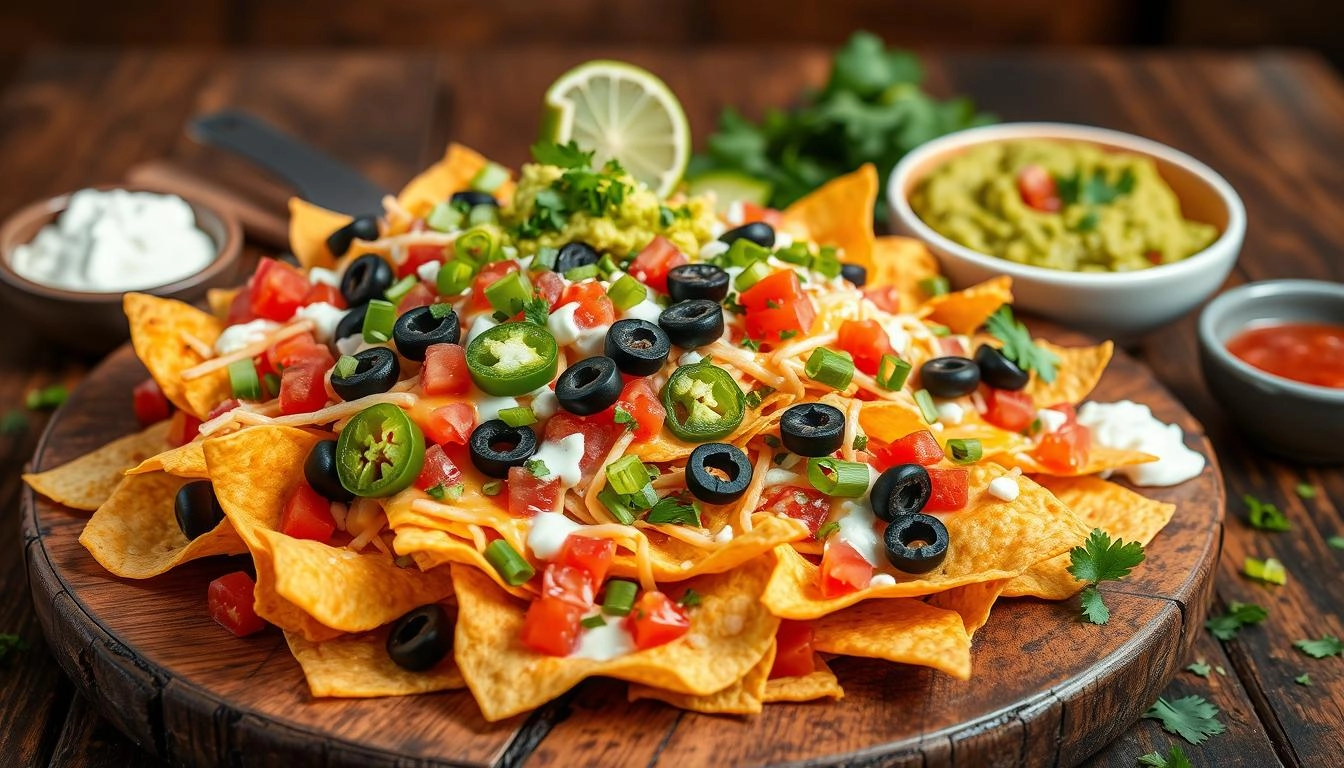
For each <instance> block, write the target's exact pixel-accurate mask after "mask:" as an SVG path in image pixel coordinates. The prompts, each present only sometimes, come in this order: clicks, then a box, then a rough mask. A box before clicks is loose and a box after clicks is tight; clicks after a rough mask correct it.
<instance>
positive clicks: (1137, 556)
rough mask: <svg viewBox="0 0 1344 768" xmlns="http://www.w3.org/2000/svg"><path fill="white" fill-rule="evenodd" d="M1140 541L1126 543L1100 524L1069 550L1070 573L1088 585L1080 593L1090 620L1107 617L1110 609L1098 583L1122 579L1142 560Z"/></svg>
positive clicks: (1085, 615) (1094, 622)
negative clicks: (1099, 589)
mask: <svg viewBox="0 0 1344 768" xmlns="http://www.w3.org/2000/svg"><path fill="white" fill-rule="evenodd" d="M1143 557H1144V555H1143V545H1142V544H1140V543H1139V542H1137V541H1131V542H1129V543H1125V542H1124V541H1123V540H1120V539H1117V540H1115V541H1111V537H1110V536H1109V535H1107V533H1106V532H1105V531H1103V530H1101V529H1100V528H1096V529H1094V530H1093V531H1092V534H1091V535H1090V536H1088V537H1087V541H1086V542H1084V544H1083V545H1082V546H1080V547H1074V548H1073V550H1072V551H1070V552H1069V560H1070V565H1069V573H1071V574H1073V577H1074V578H1075V579H1078V580H1079V581H1086V582H1088V585H1087V586H1086V587H1085V588H1084V589H1083V591H1082V593H1080V594H1079V599H1080V600H1081V601H1082V606H1083V617H1084V618H1086V619H1087V620H1088V621H1090V622H1092V623H1093V624H1105V623H1106V622H1107V621H1110V618H1111V612H1110V610H1109V609H1108V608H1107V607H1106V604H1105V603H1104V602H1103V601H1102V598H1101V592H1099V591H1097V584H1098V583H1099V582H1102V581H1111V580H1115V579H1123V578H1124V577H1126V576H1128V575H1129V572H1130V571H1131V570H1132V569H1133V568H1134V566H1136V565H1138V564H1139V563H1142V562H1143Z"/></svg>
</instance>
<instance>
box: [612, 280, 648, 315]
mask: <svg viewBox="0 0 1344 768" xmlns="http://www.w3.org/2000/svg"><path fill="white" fill-rule="evenodd" d="M648 295H649V289H648V288H646V287H644V284H643V283H641V282H639V281H638V280H636V279H635V278H633V277H631V276H629V275H621V279H619V280H617V281H616V282H614V283H612V284H611V287H610V288H608V289H607V298H609V299H611V303H612V304H615V305H616V308H617V309H620V310H626V309H629V308H631V307H633V306H635V305H636V304H638V303H639V302H641V301H643V300H644V297H646V296H648Z"/></svg>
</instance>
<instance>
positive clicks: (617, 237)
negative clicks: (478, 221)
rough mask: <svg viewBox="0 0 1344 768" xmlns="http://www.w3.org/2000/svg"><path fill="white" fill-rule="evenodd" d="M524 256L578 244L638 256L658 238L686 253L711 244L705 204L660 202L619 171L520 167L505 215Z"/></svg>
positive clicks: (711, 208)
mask: <svg viewBox="0 0 1344 768" xmlns="http://www.w3.org/2000/svg"><path fill="white" fill-rule="evenodd" d="M502 220H503V222H504V224H505V225H506V226H507V227H509V230H510V232H511V234H512V235H513V238H514V240H515V242H516V244H517V246H518V251H519V253H521V254H524V255H527V254H532V253H536V251H537V249H538V248H539V247H542V246H548V247H555V248H558V247H560V246H562V245H564V244H565V243H568V242H571V241H574V240H581V241H583V242H585V243H588V244H589V245H591V246H593V248H595V249H597V250H598V251H599V252H604V253H610V254H613V255H615V256H618V257H619V256H625V255H627V254H633V253H638V252H639V251H640V250H642V249H643V248H644V246H646V245H648V244H649V242H650V241H652V240H653V238H654V237H655V236H657V235H662V236H663V237H665V238H667V239H668V240H669V241H671V242H672V244H673V245H675V246H677V248H679V249H680V250H681V251H682V252H683V253H687V254H694V253H699V251H700V247H701V246H702V245H704V244H705V243H707V242H709V241H710V240H713V239H714V238H713V235H712V234H711V227H712V226H713V224H714V206H713V204H711V203H710V201H709V200H708V199H707V198H703V197H695V198H690V199H687V200H680V201H666V202H665V201H662V200H660V199H658V196H657V195H656V194H654V193H653V192H652V191H651V190H650V189H649V188H648V187H647V186H645V185H644V184H642V183H640V182H638V181H636V180H635V179H634V178H633V177H632V176H630V174H628V173H626V172H625V171H624V170H622V169H620V167H619V166H610V165H609V166H607V167H604V168H601V169H597V170H594V169H590V168H587V167H581V168H561V167H559V166H555V165H536V164H534V165H525V166H523V170H522V178H521V179H519V181H518V188H517V191H515V192H514V195H513V200H512V201H511V202H510V203H509V205H508V207H507V208H506V209H505V210H504V211H503V212H502Z"/></svg>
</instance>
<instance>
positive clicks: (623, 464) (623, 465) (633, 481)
mask: <svg viewBox="0 0 1344 768" xmlns="http://www.w3.org/2000/svg"><path fill="white" fill-rule="evenodd" d="M607 483H608V484H609V485H610V486H611V489H612V490H613V491H615V492H617V493H619V494H621V495H622V496H629V495H630V494H632V493H638V492H639V491H640V490H641V489H642V488H643V487H644V486H646V485H648V484H649V471H648V470H647V469H645V468H644V462H642V461H640V460H639V457H638V456H622V457H621V458H619V459H617V460H616V461H614V462H612V463H611V464H608V465H607Z"/></svg>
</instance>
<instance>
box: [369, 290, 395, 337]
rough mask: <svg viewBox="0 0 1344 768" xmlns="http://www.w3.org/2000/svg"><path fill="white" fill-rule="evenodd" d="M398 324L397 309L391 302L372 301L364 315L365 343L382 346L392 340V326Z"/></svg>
mask: <svg viewBox="0 0 1344 768" xmlns="http://www.w3.org/2000/svg"><path fill="white" fill-rule="evenodd" d="M396 324H397V307H396V305H395V304H393V303H392V302H390V301H383V300H382V299H372V300H370V301H369V308H368V310H367V311H366V312H365V313H364V328H363V333H364V341H366V342H368V343H370V344H382V343H383V342H385V341H387V340H388V339H390V338H392V326H394V325H396Z"/></svg>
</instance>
